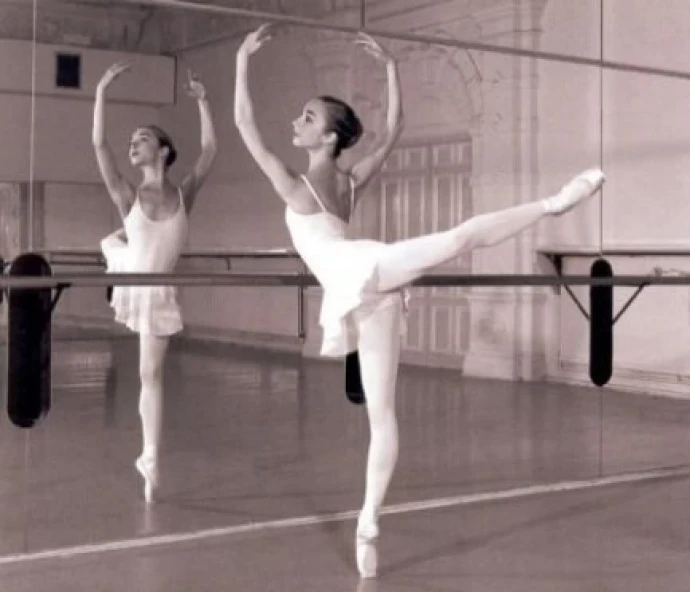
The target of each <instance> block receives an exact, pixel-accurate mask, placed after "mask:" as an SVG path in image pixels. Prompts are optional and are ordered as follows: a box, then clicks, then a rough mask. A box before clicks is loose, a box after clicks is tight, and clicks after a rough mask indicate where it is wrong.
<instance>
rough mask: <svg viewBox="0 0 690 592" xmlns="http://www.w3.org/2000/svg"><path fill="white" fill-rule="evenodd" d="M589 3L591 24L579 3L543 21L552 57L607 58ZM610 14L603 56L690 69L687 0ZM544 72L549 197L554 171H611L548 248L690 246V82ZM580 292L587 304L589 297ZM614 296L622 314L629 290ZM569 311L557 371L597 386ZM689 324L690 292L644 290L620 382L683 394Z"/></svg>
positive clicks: (585, 265)
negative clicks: (558, 52) (596, 196)
mask: <svg viewBox="0 0 690 592" xmlns="http://www.w3.org/2000/svg"><path fill="white" fill-rule="evenodd" d="M578 4H579V3H578ZM582 4H583V7H582V10H583V12H586V11H587V7H588V8H589V12H590V14H591V18H590V19H582V18H581V19H580V20H579V22H578V21H576V20H574V19H573V3H571V2H568V1H567V0H550V2H549V3H548V5H547V9H546V13H545V16H544V19H543V23H542V26H543V31H544V35H543V38H542V47H543V48H544V49H547V50H549V49H551V48H554V47H558V48H559V49H565V50H566V51H572V52H573V53H578V54H584V55H589V56H591V57H597V58H598V57H599V55H600V47H599V40H598V36H596V37H595V36H593V35H591V32H592V30H594V29H595V28H596V30H598V23H599V21H598V16H597V15H598V12H599V6H598V4H599V3H598V2H590V3H582ZM604 8H605V11H604V48H603V50H604V58H605V59H607V60H611V61H615V62H623V63H630V64H636V65H645V66H653V67H659V68H673V69H680V70H684V71H688V72H690V38H688V36H687V30H688V27H690V11H688V10H687V2H683V1H682V0H678V1H676V0H672V1H669V2H657V3H654V8H653V10H652V9H651V6H650V3H648V2H644V1H642V0H633V1H628V0H607V2H605V4H604ZM579 10H580V7H579V6H578V14H580V12H579ZM592 25H596V27H592ZM588 31H589V32H590V35H587V32H588ZM539 73H540V108H539V118H540V172H541V181H542V187H543V188H544V190H545V191H546V190H548V188H549V187H551V186H552V185H553V184H554V183H555V182H556V178H555V176H556V173H558V174H559V175H561V176H562V175H563V174H566V173H567V172H568V171H571V172H574V171H577V170H578V169H580V168H582V167H584V166H588V165H590V164H595V165H598V164H599V162H600V159H601V161H602V162H603V166H604V169H605V171H606V173H607V175H608V182H607V184H606V186H605V188H604V192H603V201H599V200H597V201H596V202H595V203H593V204H591V206H589V207H588V208H587V209H584V210H583V211H582V212H577V213H575V214H572V215H570V216H568V217H567V218H563V219H561V220H560V221H559V222H558V223H557V224H554V225H552V226H551V228H552V232H551V234H550V236H547V237H545V240H546V242H551V243H561V244H562V243H566V244H570V245H574V246H578V245H599V242H600V231H601V234H602V237H603V243H604V245H605V246H606V245H610V246H616V245H627V246H639V247H644V246H658V245H669V246H674V245H675V246H678V245H688V244H690V232H688V224H687V220H688V217H689V216H690V200H689V199H688V197H687V196H688V193H689V192H690V175H688V174H687V171H689V170H690V119H689V118H688V117H687V112H688V109H687V105H688V97H689V96H690V81H686V80H679V79H672V78H663V77H658V76H651V75H645V74H639V73H628V72H618V71H614V70H604V71H603V72H600V70H599V69H598V68H591V67H586V66H574V65H573V66H568V65H564V64H557V63H549V62H542V63H540V65H539ZM600 76H601V77H600ZM602 85H603V86H602ZM600 96H603V112H602V103H601V102H600ZM602 122H603V127H602ZM601 148H603V150H601ZM600 225H601V227H600ZM591 262H592V261H591V259H584V260H581V259H578V260H573V261H569V262H567V264H566V272H567V273H585V274H588V273H589V266H590V265H591ZM611 262H612V264H613V267H614V271H615V272H616V273H619V274H622V273H633V274H643V273H647V272H648V271H649V270H651V268H652V267H654V266H656V265H665V266H667V267H668V266H680V267H685V268H690V262H688V261H687V259H682V258H681V259H672V258H665V259H659V258H654V257H638V258H613V259H612V260H611ZM576 292H577V293H578V294H579V295H580V297H581V299H582V301H583V303H584V304H585V305H587V304H588V296H587V290H586V289H579V290H577V291H576ZM615 294H616V309H619V308H620V307H621V306H622V305H623V304H624V303H625V301H627V298H628V296H629V295H630V294H631V290H629V289H624V288H620V289H616V291H615ZM560 314H561V320H560V340H559V344H558V347H559V350H560V354H561V356H560V362H561V369H560V370H556V371H555V372H554V373H555V374H556V375H565V376H567V377H568V378H570V379H573V380H583V381H587V364H588V355H589V328H588V324H587V323H586V321H585V319H584V318H583V317H582V315H581V314H580V313H579V311H578V310H577V309H576V308H575V306H574V305H573V304H572V303H571V302H570V301H569V298H568V297H567V296H566V295H565V294H563V295H562V296H561V306H560ZM688 321H689V319H688V292H687V290H686V289H683V288H658V287H652V288H646V289H645V291H644V292H643V294H642V295H641V296H640V298H639V299H638V300H636V301H635V303H634V304H633V305H632V306H631V308H630V309H629V311H628V312H626V313H625V314H624V316H623V317H622V318H621V320H620V321H619V322H618V323H617V324H616V327H615V356H614V359H615V370H614V380H613V382H612V384H622V385H624V386H626V387H629V388H634V389H637V390H643V391H648V392H660V391H666V392H675V393H676V394H680V395H681V396H685V394H686V393H685V391H686V390H687V389H686V387H684V386H683V385H682V384H681V382H680V381H679V380H678V377H679V376H686V375H687V374H688V372H690V367H689V366H688V362H687V360H686V359H687V351H688V349H687V346H686V342H687V331H688Z"/></svg>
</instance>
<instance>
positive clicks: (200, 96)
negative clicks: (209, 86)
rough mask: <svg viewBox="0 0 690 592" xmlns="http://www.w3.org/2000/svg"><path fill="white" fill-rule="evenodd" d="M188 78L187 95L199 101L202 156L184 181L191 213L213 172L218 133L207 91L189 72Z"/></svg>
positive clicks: (183, 190) (183, 185)
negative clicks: (198, 194)
mask: <svg viewBox="0 0 690 592" xmlns="http://www.w3.org/2000/svg"><path fill="white" fill-rule="evenodd" d="M187 76H188V83H187V93H188V94H189V96H191V97H192V98H194V99H196V101H197V104H198V106H199V119H200V122H201V154H200V155H199V158H198V159H197V161H196V163H195V164H194V168H193V169H192V171H191V172H190V173H189V174H188V175H187V176H186V177H185V178H184V180H183V181H182V196H183V198H184V202H185V207H186V208H187V212H189V211H191V209H192V207H193V206H194V202H195V201H196V196H197V193H198V192H199V189H200V188H201V186H202V185H203V184H204V181H206V178H207V177H208V174H209V173H210V172H211V167H212V166H213V162H214V161H215V159H216V153H217V152H218V143H217V141H216V132H215V130H214V128H213V118H212V117H211V108H210V107H209V104H208V101H207V100H206V89H205V88H204V85H203V84H202V83H201V82H200V81H199V80H198V78H197V77H196V76H195V75H194V74H193V73H192V72H191V71H188V72H187Z"/></svg>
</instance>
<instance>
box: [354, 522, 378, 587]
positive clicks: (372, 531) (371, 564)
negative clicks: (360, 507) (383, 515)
mask: <svg viewBox="0 0 690 592" xmlns="http://www.w3.org/2000/svg"><path fill="white" fill-rule="evenodd" d="M378 536H379V527H378V525H377V524H376V522H375V521H374V520H365V519H364V518H363V517H362V515H360V517H359V520H358V521H357V534H356V536H355V553H356V556H357V569H358V571H359V575H360V576H361V577H362V578H375V577H376V573H377V569H378V552H377V550H376V542H377V539H378Z"/></svg>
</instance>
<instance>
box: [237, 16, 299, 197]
mask: <svg viewBox="0 0 690 592" xmlns="http://www.w3.org/2000/svg"><path fill="white" fill-rule="evenodd" d="M270 38H271V36H270V34H269V32H268V25H262V26H261V27H259V29H257V30H256V31H254V32H252V33H250V34H249V35H247V37H246V39H245V40H244V42H243V43H242V45H241V46H240V49H239V50H238V51H237V69H236V72H235V125H236V126H237V129H238V130H239V132H240V136H241V137H242V140H243V141H244V143H245V145H246V146H247V150H249V153H250V154H251V155H252V157H253V158H254V160H255V161H256V163H257V164H258V165H259V167H260V168H261V170H262V171H263V172H264V174H265V175H266V176H267V177H268V179H269V180H270V181H271V184H272V185H273V188H274V189H275V190H276V192H277V193H278V195H279V196H280V197H281V198H282V199H283V200H284V201H288V199H289V196H290V195H291V194H292V192H293V191H294V190H295V187H296V184H297V178H296V176H295V175H294V174H293V173H292V172H291V171H289V170H288V168H287V167H286V166H285V164H284V163H283V162H282V161H281V160H280V159H279V158H278V157H277V156H276V155H275V154H273V153H272V152H271V151H269V150H268V149H267V148H266V146H265V145H264V142H263V138H262V137H261V134H260V133H259V129H258V127H257V125H256V120H255V119H254V108H253V106H252V100H251V97H250V95H249V86H248V83H247V72H248V69H249V68H248V66H249V56H250V55H251V54H253V53H254V52H256V51H257V50H258V49H259V48H260V47H261V46H262V45H263V44H264V43H265V42H266V41H268V40H269V39H270Z"/></svg>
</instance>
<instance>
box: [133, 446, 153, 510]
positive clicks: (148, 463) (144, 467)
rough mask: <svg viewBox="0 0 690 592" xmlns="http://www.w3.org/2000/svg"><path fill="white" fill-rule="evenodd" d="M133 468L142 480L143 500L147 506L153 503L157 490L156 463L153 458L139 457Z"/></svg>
mask: <svg viewBox="0 0 690 592" xmlns="http://www.w3.org/2000/svg"><path fill="white" fill-rule="evenodd" d="M134 466H135V467H136V468H137V471H139V474H140V475H141V476H142V477H143V479H144V499H145V500H146V503H147V504H151V503H153V502H154V501H155V496H156V491H157V489H158V463H157V462H156V460H155V459H154V458H145V457H144V456H140V457H139V458H138V459H137V461H136V463H135V464H134Z"/></svg>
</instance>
